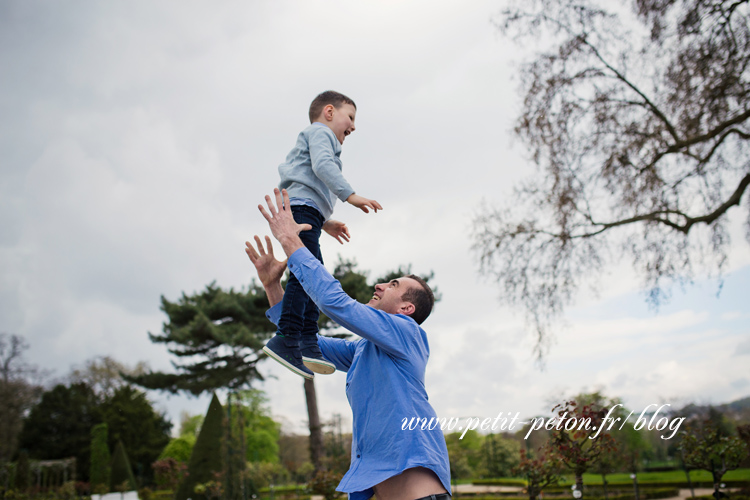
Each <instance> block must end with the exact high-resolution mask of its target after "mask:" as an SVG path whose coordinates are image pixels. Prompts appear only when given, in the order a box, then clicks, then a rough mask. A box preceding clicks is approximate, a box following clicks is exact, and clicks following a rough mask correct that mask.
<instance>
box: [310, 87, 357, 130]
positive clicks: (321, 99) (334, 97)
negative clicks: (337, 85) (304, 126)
mask: <svg viewBox="0 0 750 500" xmlns="http://www.w3.org/2000/svg"><path fill="white" fill-rule="evenodd" d="M329 104H333V107H334V108H336V109H339V108H340V107H341V106H342V105H344V104H351V105H352V106H354V109H357V105H356V104H354V101H352V100H351V99H349V98H348V97H346V96H345V95H344V94H341V93H339V92H336V91H334V90H326V91H325V92H323V93H321V94H318V97H316V98H315V99H313V102H312V103H311V104H310V123H312V122H314V121H315V120H317V119H318V117H319V116H320V113H321V111H323V108H325V107H326V106H327V105H329Z"/></svg>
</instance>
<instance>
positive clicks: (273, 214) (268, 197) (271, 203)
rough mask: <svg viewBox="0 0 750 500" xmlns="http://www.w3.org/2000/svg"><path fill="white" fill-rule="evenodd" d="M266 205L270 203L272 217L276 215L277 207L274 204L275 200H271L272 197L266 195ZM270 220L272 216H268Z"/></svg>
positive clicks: (269, 209) (269, 208)
mask: <svg viewBox="0 0 750 500" xmlns="http://www.w3.org/2000/svg"><path fill="white" fill-rule="evenodd" d="M266 205H268V211H269V212H270V213H271V216H272V217H276V207H275V206H274V204H273V200H271V197H270V196H268V195H266ZM266 219H268V220H269V221H270V220H271V219H270V218H268V217H266Z"/></svg>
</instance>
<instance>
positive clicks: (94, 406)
mask: <svg viewBox="0 0 750 500" xmlns="http://www.w3.org/2000/svg"><path fill="white" fill-rule="evenodd" d="M101 422H102V417H101V410H100V408H99V401H98V399H97V397H96V395H95V394H94V392H93V391H92V390H91V388H90V387H89V386H88V385H86V384H83V383H80V384H73V385H71V386H69V387H67V386H65V385H62V384H58V385H56V386H55V387H54V388H52V389H51V390H49V391H47V392H45V393H44V394H42V399H41V401H40V402H39V403H38V404H37V405H36V406H34V407H33V408H31V411H30V413H29V416H28V417H27V418H26V420H25V421H24V426H23V431H22V433H21V448H24V449H26V450H27V451H28V453H29V456H30V457H32V458H38V459H46V460H54V459H59V458H68V457H70V456H74V457H75V458H76V463H77V464H79V467H78V471H79V473H80V475H81V477H80V479H82V480H84V481H88V479H89V470H88V467H86V464H89V463H91V458H90V457H91V455H90V453H91V428H92V427H93V426H94V425H96V424H98V423H101Z"/></svg>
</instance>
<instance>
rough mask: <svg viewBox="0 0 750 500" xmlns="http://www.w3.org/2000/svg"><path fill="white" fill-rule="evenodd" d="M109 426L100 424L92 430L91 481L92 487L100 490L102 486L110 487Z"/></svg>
mask: <svg viewBox="0 0 750 500" xmlns="http://www.w3.org/2000/svg"><path fill="white" fill-rule="evenodd" d="M107 434H108V427H107V424H104V423H102V424H98V425H95V426H94V427H92V428H91V469H90V472H89V473H90V480H89V482H90V483H91V487H92V488H95V489H97V490H100V489H101V488H99V486H100V485H105V486H107V487H109V473H110V471H109V464H110V461H111V457H110V455H109V447H108V446H107V439H108V436H107Z"/></svg>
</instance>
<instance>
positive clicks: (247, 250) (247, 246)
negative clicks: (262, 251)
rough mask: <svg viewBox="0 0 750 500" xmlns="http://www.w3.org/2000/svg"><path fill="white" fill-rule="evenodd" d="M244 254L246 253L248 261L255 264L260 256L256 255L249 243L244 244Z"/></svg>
mask: <svg viewBox="0 0 750 500" xmlns="http://www.w3.org/2000/svg"><path fill="white" fill-rule="evenodd" d="M256 238H257V236H256ZM245 253H247V256H248V257H250V260H251V261H252V262H255V261H256V260H258V259H259V258H260V256H259V255H258V253H257V252H256V251H255V249H254V248H253V245H252V244H251V243H250V242H249V241H246V242H245Z"/></svg>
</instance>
